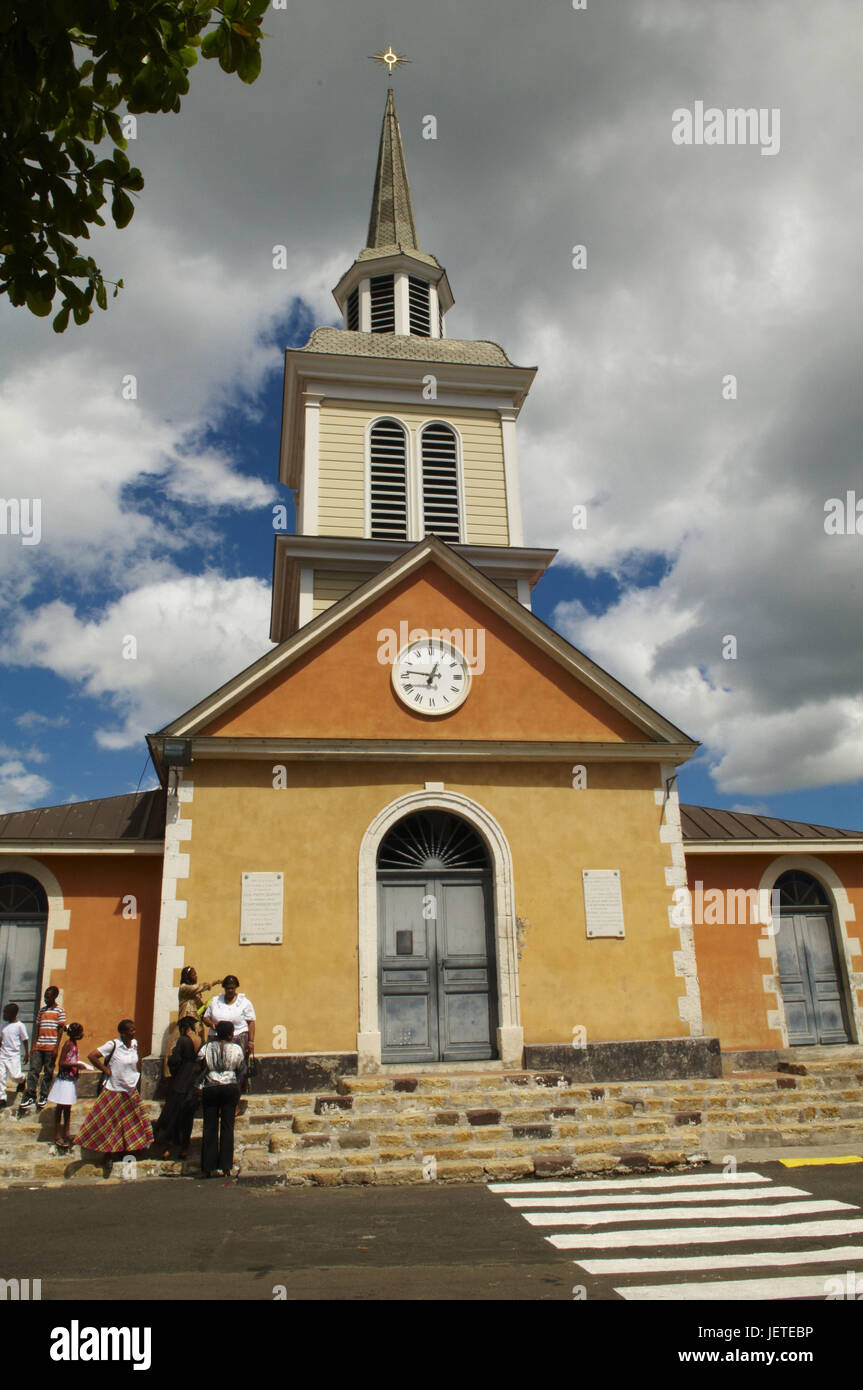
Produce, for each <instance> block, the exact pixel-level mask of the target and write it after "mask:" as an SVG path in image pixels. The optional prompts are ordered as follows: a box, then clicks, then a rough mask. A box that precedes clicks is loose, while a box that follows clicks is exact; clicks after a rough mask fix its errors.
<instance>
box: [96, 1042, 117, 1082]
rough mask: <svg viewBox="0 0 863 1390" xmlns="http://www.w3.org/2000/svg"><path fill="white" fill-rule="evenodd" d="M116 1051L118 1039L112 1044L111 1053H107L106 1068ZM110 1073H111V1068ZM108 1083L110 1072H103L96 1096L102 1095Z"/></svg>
mask: <svg viewBox="0 0 863 1390" xmlns="http://www.w3.org/2000/svg"><path fill="white" fill-rule="evenodd" d="M116 1051H117V1039H116V1038H115V1039H114V1041H113V1042H112V1044H111V1051H110V1052H107V1053H106V1054H105V1065H106V1066H107V1065H108V1063H109V1062H110V1060H111V1058H112V1057H113V1056H114V1053H115V1052H116ZM109 1071H110V1068H109ZM107 1082H108V1072H104V1071H103V1072H102V1075H101V1076H100V1077H99V1084H98V1086H97V1087H96V1095H97V1096H100V1095H101V1094H102V1092H103V1090H104V1089H105V1086H106V1084H107Z"/></svg>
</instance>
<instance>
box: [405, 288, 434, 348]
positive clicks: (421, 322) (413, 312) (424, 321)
mask: <svg viewBox="0 0 863 1390" xmlns="http://www.w3.org/2000/svg"><path fill="white" fill-rule="evenodd" d="M408 305H409V309H410V328H411V333H413V334H415V335H416V337H418V338H430V337H431V309H430V307H429V287H428V285H427V284H426V282H425V280H418V279H417V277H416V276H415V275H411V276H409V277H408Z"/></svg>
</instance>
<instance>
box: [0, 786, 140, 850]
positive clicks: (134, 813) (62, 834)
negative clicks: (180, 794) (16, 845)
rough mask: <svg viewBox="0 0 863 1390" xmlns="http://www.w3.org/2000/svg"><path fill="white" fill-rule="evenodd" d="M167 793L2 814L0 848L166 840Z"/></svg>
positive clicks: (133, 795)
mask: <svg viewBox="0 0 863 1390" xmlns="http://www.w3.org/2000/svg"><path fill="white" fill-rule="evenodd" d="M164 838H165V793H164V791H163V790H162V788H161V787H157V788H156V790H155V791H149V792H131V793H129V794H127V795H126V796H106V797H101V798H100V799H99V800H98V801H73V802H70V803H67V804H66V805H65V806H42V807H40V808H39V809H38V810H36V811H10V812H9V813H8V814H7V815H5V816H0V848H2V844H3V841H4V840H10V841H14V840H89V841H99V840H110V841H116V840H163V839H164Z"/></svg>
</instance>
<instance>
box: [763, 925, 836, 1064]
mask: <svg viewBox="0 0 863 1390" xmlns="http://www.w3.org/2000/svg"><path fill="white" fill-rule="evenodd" d="M776 951H777V955H778V959H779V978H780V981H781V984H782V998H783V1000H784V1002H785V1019H786V1022H787V1025H788V1042H789V1044H790V1046H792V1047H803V1046H807V1045H808V1046H816V1045H817V1044H822V1045H826V1044H828V1043H847V1042H850V1041H851V1033H850V1029H849V1026H848V1015H847V1010H846V1006H845V990H844V986H843V983H842V975H841V971H840V968H839V959H838V955H837V950H836V939H835V934H834V931H833V915H832V913H831V912H829V911H826V912H824V911H818V910H813V909H808V910H803V911H797V912H794V911H782V912H781V914H780V918H779V931H778V932H777V935H776Z"/></svg>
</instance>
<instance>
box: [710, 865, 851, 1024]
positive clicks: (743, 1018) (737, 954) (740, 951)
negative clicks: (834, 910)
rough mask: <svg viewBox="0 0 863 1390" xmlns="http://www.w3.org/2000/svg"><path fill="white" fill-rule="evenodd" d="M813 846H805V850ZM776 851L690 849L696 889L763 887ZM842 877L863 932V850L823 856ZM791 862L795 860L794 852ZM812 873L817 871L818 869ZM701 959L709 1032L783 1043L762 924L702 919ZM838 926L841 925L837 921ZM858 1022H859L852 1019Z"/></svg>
mask: <svg viewBox="0 0 863 1390" xmlns="http://www.w3.org/2000/svg"><path fill="white" fill-rule="evenodd" d="M806 848H807V847H805V846H801V850H804V851H805V849H806ZM776 857H777V856H776V855H773V854H770V853H766V854H741V853H737V854H735V853H734V852H733V851H729V853H728V854H702V855H699V854H698V853H697V851H695V850H692V851H691V852H687V855H686V866H687V875H688V882H689V888H690V891H692V892H694V891H695V887H696V883H697V882H698V881H700V882H701V883H702V884H703V892H704V893H705V894H706V893H708V892H709V891H710V889H712V888H718V889H719V890H720V891H721V892H722V893H727V892H728V891H729V890H733V889H735V888H741V889H750V888H751V889H757V888H758V886H759V883H760V882H761V876H762V874H763V873H764V871H765V869H766V868H767V866H768V865H769V864H770V863H771V862H772V861H773V860H774V859H775V858H776ZM819 858H820V859H821V860H822V862H823V863H824V864H826V865H827V866H828V867H829V868H831V869H832V870H833V871H834V873H835V874H836V875H837V876H838V878H839V879H840V880H841V882H842V884H843V886H844V887H845V890H846V892H847V893H848V897H849V900H850V901H851V903H852V905H853V906H854V908H855V914H856V924H855V923H852V924H851V934H852V935H854V936H856V937H858V938H859V936H860V931H861V928H860V926H859V925H858V924H863V855H858V854H834V855H830V854H825V855H823V856H819ZM788 860H789V864H788V866H789V867H791V866H792V864H793V862H794V861H793V859H792V857H791V856H788ZM809 872H812V873H815V874H816V876H817V870H816V869H815V868H812V869H810V870H809ZM693 929H694V935H695V958H696V961H697V964H698V977H699V981H700V984H701V1005H702V1011H703V1018H704V1031H705V1033H706V1034H708V1035H713V1036H716V1035H718V1036H719V1037H720V1038H721V1039H722V1046H723V1048H728V1049H731V1048H775V1047H780V1046H781V1045H782V1038H781V1034H780V1033H779V1031H778V1030H777V1029H772V1028H768V1026H767V1011H768V1009H775V1008H776V995H775V994H774V993H772V992H771V993H765V990H764V985H763V977H764V976H765V975H770V974H772V973H773V967H772V964H771V961H770V959H769V958H768V957H765V956H761V955H759V954H758V941H759V940H764V939H766V938H765V934H764V930H763V928H762V926H761V925H758V924H755V925H752V924H750V923H749V922H748V921H747V923H746V924H744V925H733V924H730V923H726V924H725V925H724V926H721V925H719V924H716V925H710V924H707V923H701V924H700V925H699V924H698V923H697V922H696V923H694V926H693ZM837 930H841V927H839V924H837ZM853 968H854V969H855V970H863V958H861V957H859V956H858V957H856V958H854V960H853ZM854 996H855V997H854V999H853V1001H852V1002H853V1003H857V1002H858V1001H859V1002H861V1003H863V991H854ZM852 1026H853V1021H852Z"/></svg>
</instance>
